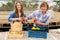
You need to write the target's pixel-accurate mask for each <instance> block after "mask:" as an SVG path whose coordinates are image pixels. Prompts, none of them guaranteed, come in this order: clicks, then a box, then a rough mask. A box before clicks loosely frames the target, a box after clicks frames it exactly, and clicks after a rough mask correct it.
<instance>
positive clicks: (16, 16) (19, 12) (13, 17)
mask: <svg viewBox="0 0 60 40" xmlns="http://www.w3.org/2000/svg"><path fill="white" fill-rule="evenodd" d="M21 17H26V15H25V14H24V10H23V6H22V4H21V2H16V4H15V11H14V12H12V13H11V14H10V16H9V18H8V20H9V22H11V21H22V20H21Z"/></svg>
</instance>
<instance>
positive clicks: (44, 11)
mask: <svg viewBox="0 0 60 40" xmlns="http://www.w3.org/2000/svg"><path fill="white" fill-rule="evenodd" d="M48 9H49V6H48V4H47V2H43V3H42V4H41V5H40V10H36V11H34V12H33V13H31V14H30V15H29V16H28V17H27V19H32V18H34V17H35V20H37V21H36V22H34V24H35V25H34V26H39V27H45V26H46V25H48V24H49V21H50V18H51V15H50V13H49V12H48ZM27 19H26V20H27Z"/></svg>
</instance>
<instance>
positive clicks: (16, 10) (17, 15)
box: [15, 1, 24, 18]
mask: <svg viewBox="0 0 60 40" xmlns="http://www.w3.org/2000/svg"><path fill="white" fill-rule="evenodd" d="M17 3H20V6H21V10H20V13H21V17H23V16H24V10H23V5H22V4H21V2H20V1H18V2H16V4H15V15H16V18H18V17H19V13H18V9H17Z"/></svg>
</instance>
